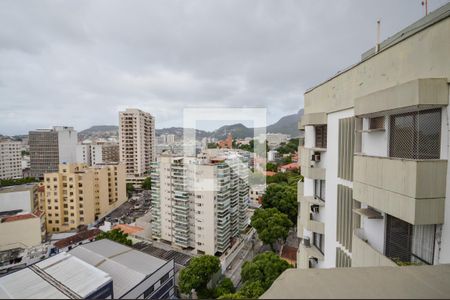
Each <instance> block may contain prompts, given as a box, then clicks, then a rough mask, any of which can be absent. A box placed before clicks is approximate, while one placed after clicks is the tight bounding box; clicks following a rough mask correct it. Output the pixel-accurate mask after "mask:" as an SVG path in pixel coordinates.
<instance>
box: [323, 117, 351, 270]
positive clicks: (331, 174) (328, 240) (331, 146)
mask: <svg viewBox="0 0 450 300" xmlns="http://www.w3.org/2000/svg"><path fill="white" fill-rule="evenodd" d="M352 116H354V112H353V109H347V110H343V111H339V112H335V113H330V114H328V116H327V119H328V126H327V152H326V175H325V179H326V192H325V193H326V199H325V207H324V208H322V209H321V212H320V215H321V216H320V218H321V220H323V222H324V223H325V251H324V255H325V259H324V261H323V262H319V264H318V267H319V268H334V267H335V265H336V246H337V245H338V243H337V242H336V222H337V185H338V184H342V183H343V182H344V180H341V179H338V177H337V173H338V157H339V153H338V149H339V147H338V145H339V119H342V118H348V117H352ZM346 185H347V186H348V185H351V183H350V182H349V183H348V184H346Z"/></svg>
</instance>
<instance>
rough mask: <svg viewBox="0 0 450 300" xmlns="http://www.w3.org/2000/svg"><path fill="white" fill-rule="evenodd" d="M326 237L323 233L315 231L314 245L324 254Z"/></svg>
mask: <svg viewBox="0 0 450 300" xmlns="http://www.w3.org/2000/svg"><path fill="white" fill-rule="evenodd" d="M324 242H325V241H324V238H323V234H320V233H316V232H314V233H313V245H314V246H316V248H317V249H318V250H319V251H320V252H321V253H322V254H323V250H324V248H325V247H324Z"/></svg>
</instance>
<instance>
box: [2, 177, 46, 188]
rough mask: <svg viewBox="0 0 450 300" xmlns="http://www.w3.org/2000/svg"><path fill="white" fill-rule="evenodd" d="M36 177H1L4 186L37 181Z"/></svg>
mask: <svg viewBox="0 0 450 300" xmlns="http://www.w3.org/2000/svg"><path fill="white" fill-rule="evenodd" d="M36 181H37V180H36V178H34V177H26V178H17V179H0V187H2V186H11V185H21V184H25V183H32V182H36Z"/></svg>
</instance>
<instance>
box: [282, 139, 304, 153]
mask: <svg viewBox="0 0 450 300" xmlns="http://www.w3.org/2000/svg"><path fill="white" fill-rule="evenodd" d="M298 144H299V139H298V138H297V139H290V140H289V141H288V142H287V143H283V144H281V145H280V146H279V147H278V148H277V151H278V153H280V154H288V153H291V154H292V153H294V152H296V151H297V150H298Z"/></svg>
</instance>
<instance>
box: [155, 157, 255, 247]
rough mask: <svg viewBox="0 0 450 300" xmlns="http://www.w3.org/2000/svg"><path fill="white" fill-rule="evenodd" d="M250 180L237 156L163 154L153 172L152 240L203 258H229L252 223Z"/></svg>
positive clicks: (245, 167)
mask: <svg viewBox="0 0 450 300" xmlns="http://www.w3.org/2000/svg"><path fill="white" fill-rule="evenodd" d="M247 176H248V173H247V165H246V164H243V163H241V162H240V158H239V157H237V156H235V157H233V156H228V157H224V156H222V157H212V156H205V157H203V158H194V157H175V156H171V155H170V154H167V155H164V154H163V155H162V156H161V157H160V161H159V162H158V163H154V164H153V168H152V171H151V177H152V183H153V184H152V216H153V221H152V231H153V232H152V233H153V237H154V238H158V239H161V240H165V241H168V242H171V243H172V244H173V245H174V246H178V247H181V248H191V249H195V250H197V252H198V253H204V254H211V255H214V254H216V253H223V252H225V251H226V250H227V249H228V248H229V247H230V246H231V243H232V240H233V239H235V238H238V237H239V235H240V233H241V231H243V230H244V229H245V228H246V227H247V226H248V223H249V222H248V218H247V206H248V178H247Z"/></svg>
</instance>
